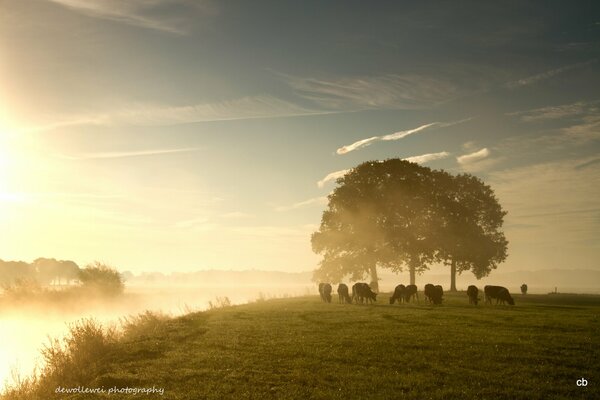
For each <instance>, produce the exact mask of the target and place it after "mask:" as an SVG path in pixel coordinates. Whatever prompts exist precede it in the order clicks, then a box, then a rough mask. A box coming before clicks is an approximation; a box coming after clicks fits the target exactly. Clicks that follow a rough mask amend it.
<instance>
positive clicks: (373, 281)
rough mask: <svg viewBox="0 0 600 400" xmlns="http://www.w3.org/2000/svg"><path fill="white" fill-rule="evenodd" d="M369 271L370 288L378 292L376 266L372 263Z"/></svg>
mask: <svg viewBox="0 0 600 400" xmlns="http://www.w3.org/2000/svg"><path fill="white" fill-rule="evenodd" d="M370 270H371V271H370V272H371V285H370V286H371V290H373V291H374V292H375V293H379V278H378V277H377V266H376V265H372V266H371V268H370Z"/></svg>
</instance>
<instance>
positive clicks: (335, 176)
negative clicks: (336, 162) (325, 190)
mask: <svg viewBox="0 0 600 400" xmlns="http://www.w3.org/2000/svg"><path fill="white" fill-rule="evenodd" d="M348 172H350V170H349V169H342V170H339V171H334V172H331V173H329V174H327V175H326V176H325V177H324V178H323V179H321V180H320V181H318V182H317V186H318V187H320V188H322V187H323V186H325V184H326V183H327V182H330V181H335V180H336V179H338V178H341V177H342V176H344V175H346V174H347V173H348Z"/></svg>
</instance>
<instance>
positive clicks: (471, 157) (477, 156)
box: [456, 147, 490, 165]
mask: <svg viewBox="0 0 600 400" xmlns="http://www.w3.org/2000/svg"><path fill="white" fill-rule="evenodd" d="M489 155H490V151H489V150H488V149H487V148H485V147H484V148H483V149H481V150H479V151H476V152H474V153H469V154H465V155H463V156H459V157H456V161H458V163H459V164H461V165H465V164H471V163H474V162H477V161H480V160H483V159H484V158H486V157H487V156H489Z"/></svg>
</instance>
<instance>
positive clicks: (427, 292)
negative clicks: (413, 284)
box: [424, 283, 435, 303]
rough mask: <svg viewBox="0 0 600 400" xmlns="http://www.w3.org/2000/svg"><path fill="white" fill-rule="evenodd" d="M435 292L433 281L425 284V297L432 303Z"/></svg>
mask: <svg viewBox="0 0 600 400" xmlns="http://www.w3.org/2000/svg"><path fill="white" fill-rule="evenodd" d="M434 292H435V286H433V285H432V284H431V283H428V284H427V285H425V291H424V295H425V299H426V300H427V301H429V302H430V303H433V297H432V296H433V293H434Z"/></svg>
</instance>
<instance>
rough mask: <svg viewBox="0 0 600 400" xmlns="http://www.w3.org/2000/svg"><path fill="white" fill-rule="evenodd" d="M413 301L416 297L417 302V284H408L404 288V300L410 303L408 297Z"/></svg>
mask: <svg viewBox="0 0 600 400" xmlns="http://www.w3.org/2000/svg"><path fill="white" fill-rule="evenodd" d="M411 298H412V299H413V301H414V300H415V299H416V300H417V302H419V293H418V292H417V285H408V286H407V287H406V289H404V302H405V303H410V299H411Z"/></svg>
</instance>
